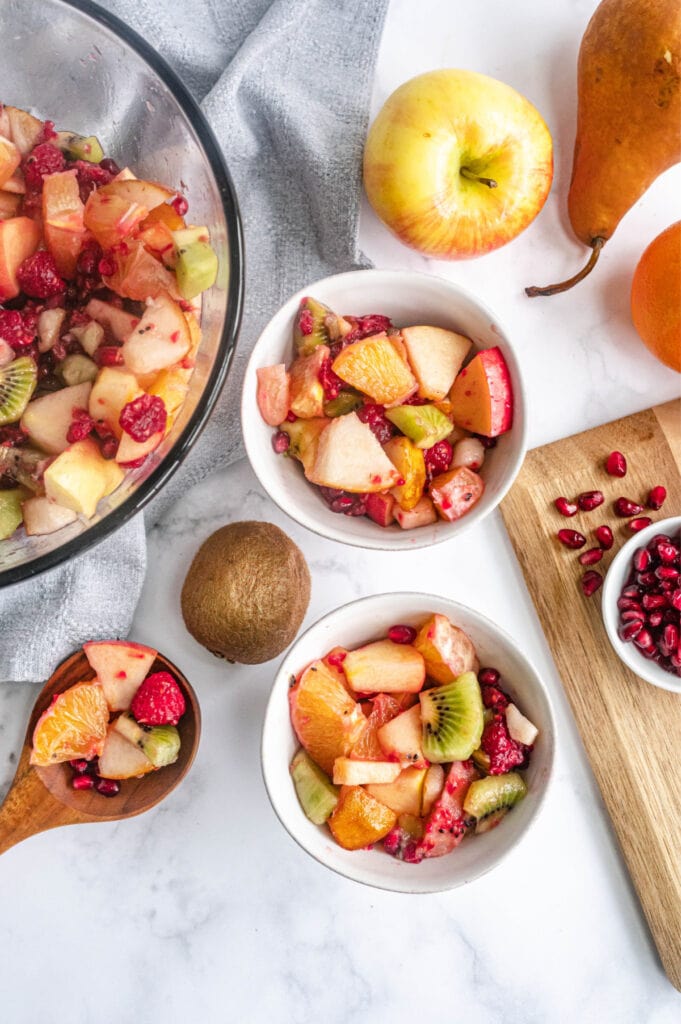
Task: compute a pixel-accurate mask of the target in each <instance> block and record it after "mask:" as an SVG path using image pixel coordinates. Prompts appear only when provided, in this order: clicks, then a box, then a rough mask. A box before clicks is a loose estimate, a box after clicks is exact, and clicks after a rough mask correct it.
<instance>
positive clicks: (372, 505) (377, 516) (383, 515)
mask: <svg viewBox="0 0 681 1024" xmlns="http://www.w3.org/2000/svg"><path fill="white" fill-rule="evenodd" d="M366 507H367V515H368V516H369V518H370V519H373V521H374V522H375V523H378V525H379V526H384V527H385V526H390V524H391V523H393V522H394V521H395V516H394V513H393V510H394V508H395V499H394V497H393V496H392V494H381V493H379V494H367V496H366Z"/></svg>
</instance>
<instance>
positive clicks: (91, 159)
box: [58, 132, 104, 164]
mask: <svg viewBox="0 0 681 1024" xmlns="http://www.w3.org/2000/svg"><path fill="white" fill-rule="evenodd" d="M58 145H59V148H60V149H61V150H62V151H63V152H64V153H65V154H66V156H67V157H68V158H69V160H85V161H86V162H87V163H89V164H98V163H100V162H101V161H102V160H103V159H104V150H103V149H102V145H101V143H100V141H99V139H98V138H97V137H96V136H95V135H88V136H87V137H84V136H83V135H76V134H75V132H59V133H58Z"/></svg>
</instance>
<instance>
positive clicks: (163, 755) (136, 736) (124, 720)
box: [100, 713, 181, 778]
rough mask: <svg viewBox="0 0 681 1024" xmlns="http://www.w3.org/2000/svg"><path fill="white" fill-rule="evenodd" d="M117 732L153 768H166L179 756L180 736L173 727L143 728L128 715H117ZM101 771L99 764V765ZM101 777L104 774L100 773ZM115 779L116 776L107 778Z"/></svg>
mask: <svg viewBox="0 0 681 1024" xmlns="http://www.w3.org/2000/svg"><path fill="white" fill-rule="evenodd" d="M114 728H115V729H116V731H117V732H119V733H120V734H121V736H124V737H125V738H126V740H128V742H129V743H133V744H134V745H135V746H136V747H137V748H138V749H139V750H141V751H142V753H143V754H144V756H145V757H147V758H148V759H149V760H150V761H151V763H152V765H153V767H154V768H166V767H167V766H168V765H169V764H174V763H175V762H176V761H177V759H178V757H179V756H180V746H181V742H180V734H179V732H178V731H177V729H176V727H175V726H174V725H155V726H153V727H152V728H148V727H145V728H143V727H142V726H141V725H139V724H138V723H137V722H136V721H135V719H134V718H133V716H132V715H131V714H129V713H125V714H122V715H119V716H118V718H117V719H116V721H115V723H114ZM100 771H101V763H100ZM101 774H102V775H104V774H105V773H104V772H103V771H102V772H101ZM109 777H110V778H116V776H109Z"/></svg>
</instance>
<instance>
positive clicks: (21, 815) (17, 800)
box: [0, 746, 81, 853]
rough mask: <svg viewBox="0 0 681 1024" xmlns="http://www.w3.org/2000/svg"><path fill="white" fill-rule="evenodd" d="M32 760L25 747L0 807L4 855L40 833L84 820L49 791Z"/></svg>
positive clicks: (1, 846) (1, 845)
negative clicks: (11, 848)
mask: <svg viewBox="0 0 681 1024" xmlns="http://www.w3.org/2000/svg"><path fill="white" fill-rule="evenodd" d="M29 756H30V751H29V749H28V747H26V746H25V747H24V749H23V750H22V752H21V757H20V758H19V765H18V767H17V771H16V775H15V776H14V781H13V782H12V785H11V788H10V791H9V793H8V794H7V797H6V798H5V802H4V803H3V805H2V807H0V853H4V852H5V850H9V849H10V847H12V846H15V845H16V844H17V843H20V842H21V841H22V839H28V837H29V836H32V835H35V834H36V833H38V832H44V831H45V830H46V829H48V828H56V827H57V826H59V825H73V824H75V823H76V822H78V821H80V820H81V818H80V817H79V815H77V814H76V813H75V811H73V810H72V809H71V808H70V807H66V806H65V805H64V804H62V803H60V802H59V801H58V800H55V798H54V797H53V796H52V794H51V793H50V792H49V790H47V789H46V788H45V786H44V784H43V782H42V780H41V779H40V776H39V775H38V772H37V771H36V770H35V769H34V768H32V767H31V765H30V764H29Z"/></svg>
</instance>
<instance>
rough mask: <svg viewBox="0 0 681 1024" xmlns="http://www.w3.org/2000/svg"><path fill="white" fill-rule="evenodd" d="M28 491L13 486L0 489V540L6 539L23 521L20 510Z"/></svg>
mask: <svg viewBox="0 0 681 1024" xmlns="http://www.w3.org/2000/svg"><path fill="white" fill-rule="evenodd" d="M28 497H29V492H28V491H26V490H24V488H23V487H13V488H12V490H10V491H0V540H7V538H8V537H11V536H12V534H13V533H14V531H15V530H16V529H17V528H18V527H19V526H21V524H22V523H23V521H24V517H23V513H22V511H21V503H22V501H26V498H28Z"/></svg>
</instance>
